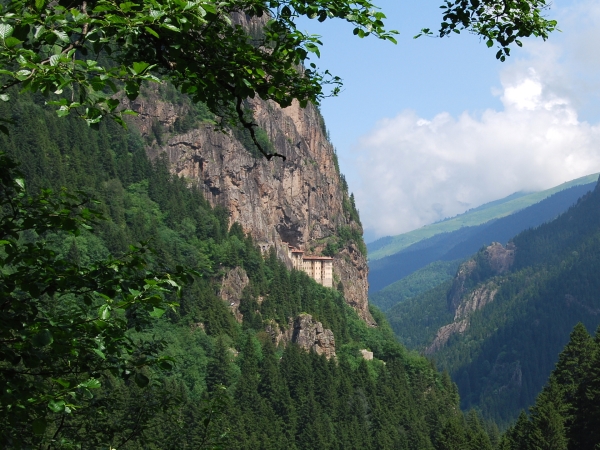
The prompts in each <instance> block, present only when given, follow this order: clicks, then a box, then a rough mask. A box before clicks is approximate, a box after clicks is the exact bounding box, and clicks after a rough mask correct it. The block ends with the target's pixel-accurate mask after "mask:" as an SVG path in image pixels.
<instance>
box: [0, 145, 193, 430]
mask: <svg viewBox="0 0 600 450" xmlns="http://www.w3.org/2000/svg"><path fill="white" fill-rule="evenodd" d="M0 167H2V169H3V170H2V176H1V177H0V183H1V184H0V210H1V215H0V245H1V246H2V248H1V250H0V267H1V268H2V271H1V272H0V292H2V299H3V303H2V311H3V314H2V326H1V327H0V330H1V334H0V415H1V416H2V422H3V423H4V424H10V425H9V426H10V427H11V432H10V433H7V434H6V435H5V436H4V439H5V442H10V441H11V439H18V438H17V436H18V435H19V434H22V433H29V434H31V433H32V432H33V434H34V435H38V436H43V435H44V434H45V433H46V429H47V428H48V426H49V423H50V422H52V421H54V420H56V419H57V418H60V417H61V416H62V417H63V418H62V419H61V423H62V422H64V416H65V415H70V414H72V413H75V412H77V411H78V410H80V409H84V408H85V407H86V406H89V401H90V400H91V399H93V398H94V395H93V391H94V390H96V389H98V388H100V387H101V382H100V379H101V378H102V376H103V372H106V371H108V372H110V373H111V374H112V375H113V376H117V377H121V378H125V379H129V378H131V379H133V380H135V382H136V383H137V384H138V385H139V386H141V387H144V386H146V385H147V384H148V383H149V379H148V377H147V376H146V374H145V371H144V368H146V367H147V366H152V365H155V366H157V367H161V368H170V367H171V363H170V362H169V359H168V358H166V359H165V358H164V357H161V356H160V351H161V350H162V348H163V344H162V342H161V341H138V342H134V341H133V340H131V339H129V338H128V336H127V330H128V329H129V328H135V329H138V330H139V329H141V328H142V327H144V326H146V325H147V323H148V321H149V320H150V319H151V318H153V317H160V316H161V315H162V314H164V312H165V311H166V310H167V309H169V308H174V307H175V306H177V303H176V302H175V301H174V300H169V297H170V295H169V293H170V292H171V291H176V292H177V294H178V296H179V295H180V292H181V282H182V281H183V280H185V279H186V278H187V277H189V276H190V274H189V272H185V271H184V270H183V268H182V267H178V268H177V269H175V270H172V271H170V273H160V272H158V273H157V272H152V271H149V270H148V268H149V260H148V257H147V256H146V253H147V252H148V250H147V249H146V248H145V247H134V246H132V247H131V249H130V251H129V252H128V253H126V254H125V255H123V256H122V257H121V258H120V259H113V258H109V259H106V260H102V261H93V262H92V263H90V264H89V265H82V264H81V258H77V260H75V261H69V260H67V259H65V258H62V257H61V255H60V254H58V253H57V252H56V251H55V250H53V249H52V246H51V242H52V234H53V233H64V234H70V235H73V236H75V237H77V236H78V235H79V234H80V233H81V230H82V229H85V228H90V226H91V224H92V223H93V222H94V221H95V220H97V219H98V218H100V214H99V212H98V211H96V210H94V209H92V208H90V207H89V206H87V205H89V204H90V201H89V199H87V200H86V199H84V200H80V199H79V198H78V197H77V196H74V195H70V194H67V193H65V192H63V193H62V194H61V195H60V196H55V195H53V194H52V192H51V191H50V190H43V191H42V192H41V194H39V195H37V196H33V197H27V195H26V193H25V181H24V179H23V178H22V174H20V173H19V172H18V171H16V170H15V167H16V164H15V163H14V161H13V160H11V159H10V158H8V157H7V156H6V155H5V154H0ZM75 248H76V247H75ZM72 259H74V258H72ZM60 428H61V427H60V426H59V427H58V429H57V430H56V433H57V434H58V432H59V430H60ZM15 442H16V441H15Z"/></svg>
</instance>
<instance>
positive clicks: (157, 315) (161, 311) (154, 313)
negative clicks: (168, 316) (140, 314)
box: [150, 307, 165, 319]
mask: <svg viewBox="0 0 600 450" xmlns="http://www.w3.org/2000/svg"><path fill="white" fill-rule="evenodd" d="M164 313H165V310H164V309H162V308H157V307H154V308H153V310H152V312H151V313H150V316H151V317H154V318H155V319H159V318H160V317H161V316H162V315H163V314H164Z"/></svg>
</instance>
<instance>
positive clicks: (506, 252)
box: [448, 242, 516, 313]
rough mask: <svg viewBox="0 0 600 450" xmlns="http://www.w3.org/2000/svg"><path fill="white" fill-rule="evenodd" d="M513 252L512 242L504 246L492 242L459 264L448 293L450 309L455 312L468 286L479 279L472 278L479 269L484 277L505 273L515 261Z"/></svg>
mask: <svg viewBox="0 0 600 450" xmlns="http://www.w3.org/2000/svg"><path fill="white" fill-rule="evenodd" d="M515 252H516V247H515V245H514V244H513V243H512V242H509V243H508V244H506V247H504V246H503V245H502V244H500V243H498V242H492V244H491V245H489V246H488V247H486V248H485V249H484V250H483V251H480V252H479V253H478V254H477V255H476V257H475V258H473V259H470V260H468V261H467V262H465V263H463V264H461V265H460V267H459V268H458V272H457V273H456V276H455V277H454V281H453V282H452V288H451V289H450V292H449V293H448V307H449V308H450V310H451V311H453V312H455V313H456V311H457V310H458V308H459V306H460V304H461V302H462V301H463V296H464V294H465V293H466V292H467V291H468V290H469V286H470V285H473V284H475V283H476V282H477V281H479V280H473V275H474V274H475V273H477V272H480V271H481V272H483V273H484V274H485V275H487V276H486V278H488V277H490V276H496V275H502V274H503V273H506V272H507V271H508V270H509V269H510V268H511V266H512V264H513V263H514V261H515ZM477 275H479V274H477ZM482 281H483V280H482Z"/></svg>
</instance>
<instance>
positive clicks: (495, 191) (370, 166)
mask: <svg viewBox="0 0 600 450" xmlns="http://www.w3.org/2000/svg"><path fill="white" fill-rule="evenodd" d="M377 4H378V6H380V7H381V9H382V10H383V11H384V12H385V14H386V15H387V17H388V19H387V21H386V24H387V27H388V28H389V29H397V30H398V31H400V33H401V34H400V35H399V39H398V45H393V44H391V43H389V42H384V41H380V40H377V39H375V38H365V39H359V38H357V37H355V36H353V35H352V26H351V25H349V24H347V23H344V22H341V21H326V22H325V23H323V24H321V23H318V22H316V21H303V22H302V23H301V27H302V28H304V29H306V30H307V31H310V32H312V33H315V34H320V35H321V36H322V41H323V44H324V46H323V48H322V50H321V58H320V60H318V61H316V62H317V63H318V65H319V67H321V68H327V69H329V70H330V71H331V72H332V73H334V74H335V75H339V76H340V77H342V78H343V80H344V90H343V92H342V93H341V94H340V95H339V96H338V97H335V98H327V99H325V100H324V101H323V104H322V107H321V110H322V112H323V115H324V117H325V121H326V125H327V128H328V130H329V132H330V136H331V140H332V142H333V144H334V146H335V147H336V148H337V150H338V155H339V157H340V161H341V166H342V170H343V172H344V173H345V174H346V176H347V179H348V181H349V184H350V188H351V190H353V191H354V192H355V194H356V197H357V203H358V207H359V209H360V211H361V217H362V220H363V224H364V225H365V231H366V233H365V235H366V238H367V240H372V239H375V238H376V237H380V236H384V235H388V234H398V233H401V232H405V231H409V230H410V229H414V228H418V227H420V226H422V225H425V224H426V223H430V222H433V221H436V220H439V219H442V218H444V217H448V216H452V215H455V214H457V213H460V212H462V211H464V210H466V209H469V208H472V207H474V206H478V205H479V204H481V203H485V202H487V201H490V200H494V199H496V198H500V197H503V196H505V195H509V194H511V193H512V192H515V191H518V190H537V189H544V188H547V187H551V186H554V185H555V184H559V183H561V182H563V181H567V180H568V179H573V178H576V177H578V176H582V175H586V174H587V173H592V172H596V171H600V152H598V151H597V150H596V147H595V144H594V141H595V139H596V137H597V136H596V134H597V133H598V132H599V130H597V125H596V124H597V122H598V117H599V108H598V107H597V106H596V105H597V104H598V95H597V94H598V92H599V89H598V86H597V84H598V83H597V81H596V80H597V79H600V77H599V75H600V57H598V56H596V53H598V52H597V50H596V45H595V44H596V43H597V42H599V40H600V32H598V31H596V30H598V28H600V27H599V26H598V25H600V8H598V7H597V6H596V5H595V3H594V2H592V1H577V2H568V3H567V2H565V1H562V2H558V3H555V4H554V5H553V8H552V9H551V10H550V11H549V12H548V15H549V16H552V17H557V18H558V19H559V26H560V27H561V29H562V30H563V32H562V33H556V34H555V35H553V36H552V37H551V39H550V40H549V41H548V42H546V43H542V41H533V42H526V45H525V47H524V48H523V49H519V48H516V49H514V50H513V54H512V56H511V58H510V59H509V61H508V62H505V63H501V62H499V61H497V60H496V59H495V50H493V49H488V48H487V47H486V46H485V44H484V43H482V42H480V40H479V39H478V37H476V36H474V35H471V34H468V33H463V34H461V35H455V36H452V37H451V38H445V39H432V38H426V37H421V38H419V39H416V40H415V39H413V38H412V37H413V36H414V35H415V34H417V33H418V31H419V30H420V29H421V28H423V27H430V28H433V29H435V28H436V26H437V25H438V24H439V22H440V20H441V14H440V9H439V5H440V4H441V2H438V1H432V0H425V1H420V2H416V1H391V0H380V1H379V2H377Z"/></svg>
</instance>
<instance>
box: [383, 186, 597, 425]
mask: <svg viewBox="0 0 600 450" xmlns="http://www.w3.org/2000/svg"><path fill="white" fill-rule="evenodd" d="M599 202H600V191H599V190H598V188H596V189H595V190H594V191H592V192H590V193H588V194H587V195H585V196H584V197H583V198H582V199H581V200H580V201H579V202H578V204H577V205H575V206H573V207H572V208H571V209H570V210H569V211H567V212H566V213H564V214H563V215H561V216H559V217H558V218H557V219H555V220H554V221H552V222H549V223H546V224H544V225H541V226H540V227H538V228H536V229H532V230H527V231H524V232H523V233H521V234H520V235H518V236H517V237H515V238H514V240H513V241H514V244H515V246H516V248H517V251H516V257H515V262H514V265H513V266H512V268H511V270H510V271H509V273H506V274H503V275H502V276H496V275H494V273H493V272H492V271H491V270H490V267H489V264H488V263H486V261H485V260H484V259H485V258H483V253H481V254H479V255H478V256H477V257H476V258H475V259H476V260H477V261H478V262H477V264H476V265H477V267H476V268H475V269H474V270H473V273H472V274H471V275H469V277H468V278H467V279H466V280H465V283H464V286H465V288H466V289H465V292H463V293H462V295H461V297H462V298H463V299H465V298H467V297H468V296H469V295H470V293H471V292H473V289H476V288H477V289H479V288H482V289H488V290H495V289H497V292H496V293H495V295H494V300H493V302H490V303H488V304H487V305H485V307H484V308H483V309H480V310H478V311H474V312H472V313H471V314H470V315H469V317H468V327H467V329H466V330H465V331H464V332H461V333H455V334H453V335H452V336H451V337H450V339H449V340H448V342H447V343H446V345H445V346H443V347H442V348H441V349H440V350H438V351H436V353H435V358H436V361H437V363H438V364H439V365H440V367H442V368H443V369H446V370H448V371H449V372H450V374H451V375H452V378H453V380H454V381H455V382H456V383H457V385H458V387H459V390H460V392H461V406H462V407H463V408H465V409H468V408H471V407H477V408H479V409H480V410H481V411H482V413H483V415H484V417H486V418H487V419H491V420H494V421H495V422H496V423H498V424H499V425H500V426H503V425H507V424H508V423H509V422H510V421H512V420H514V419H515V418H516V416H517V414H518V411H519V410H521V409H524V408H527V407H529V406H530V405H531V404H532V403H533V402H534V401H535V398H536V396H537V395H538V393H539V392H540V390H541V389H542V386H543V385H544V382H545V381H546V380H547V378H548V376H549V374H550V372H551V371H552V368H553V366H554V364H555V363H556V355H557V354H558V352H559V351H560V349H561V348H562V347H563V346H564V345H565V343H566V342H567V340H568V335H569V331H570V329H571V328H572V327H573V326H575V324H576V323H577V322H579V321H581V322H582V323H583V324H584V325H585V326H586V327H587V328H588V329H593V328H595V327H596V326H598V324H599V320H598V315H597V313H596V312H597V311H598V309H599V308H600V303H599V301H598V296H597V295H596V294H597V292H598V289H600V286H599V284H598V283H599V281H600V280H599V279H598V276H597V274H598V272H599V271H600V259H599V255H600V253H599V251H598V249H599V248H600V229H599V228H598V223H600V217H599V215H600V213H599V211H600V208H599V207H598V205H599ZM482 258H483V259H482ZM449 293H450V291H449V286H447V287H446V288H445V289H444V288H440V289H439V290H438V291H435V290H432V291H430V292H428V293H425V294H423V295H422V297H421V298H419V297H417V298H418V299H419V301H420V303H414V304H411V303H409V302H410V301H412V300H409V301H408V302H404V303H402V304H400V305H398V306H397V307H395V308H393V309H392V310H391V311H390V312H389V314H390V317H391V319H390V322H391V325H392V327H393V328H394V331H396V332H397V333H399V335H400V336H402V342H404V343H405V344H406V345H408V346H409V347H410V348H419V349H422V348H423V347H425V346H427V345H429V343H430V342H431V340H432V339H433V337H434V336H435V333H436V329H439V328H440V327H442V326H444V325H447V324H450V323H452V322H453V321H454V310H453V309H451V308H449V306H448V295H450V294H449ZM405 305H406V306H405ZM409 307H410V308H412V309H410V308H409ZM406 308H409V309H406ZM411 311H412V312H411ZM417 312H419V313H420V314H422V315H423V316H426V317H427V318H428V319H429V318H432V319H433V320H432V325H433V326H432V327H431V328H426V326H427V325H428V324H427V323H424V322H423V321H420V322H419V321H415V322H416V323H417V324H418V326H414V327H413V323H412V322H411V317H415V315H416V314H417ZM404 336H407V337H404ZM413 345H418V346H417V347H413ZM575 365H577V363H576V364H575ZM544 414H546V413H544ZM544 417H547V418H546V419H544V420H548V421H550V418H552V417H554V413H553V412H552V411H549V412H547V414H546V415H545V416H544ZM553 420H554V419H552V421H553ZM553 423H554V422H553ZM553 426H554V425H553ZM556 426H558V425H556Z"/></svg>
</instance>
